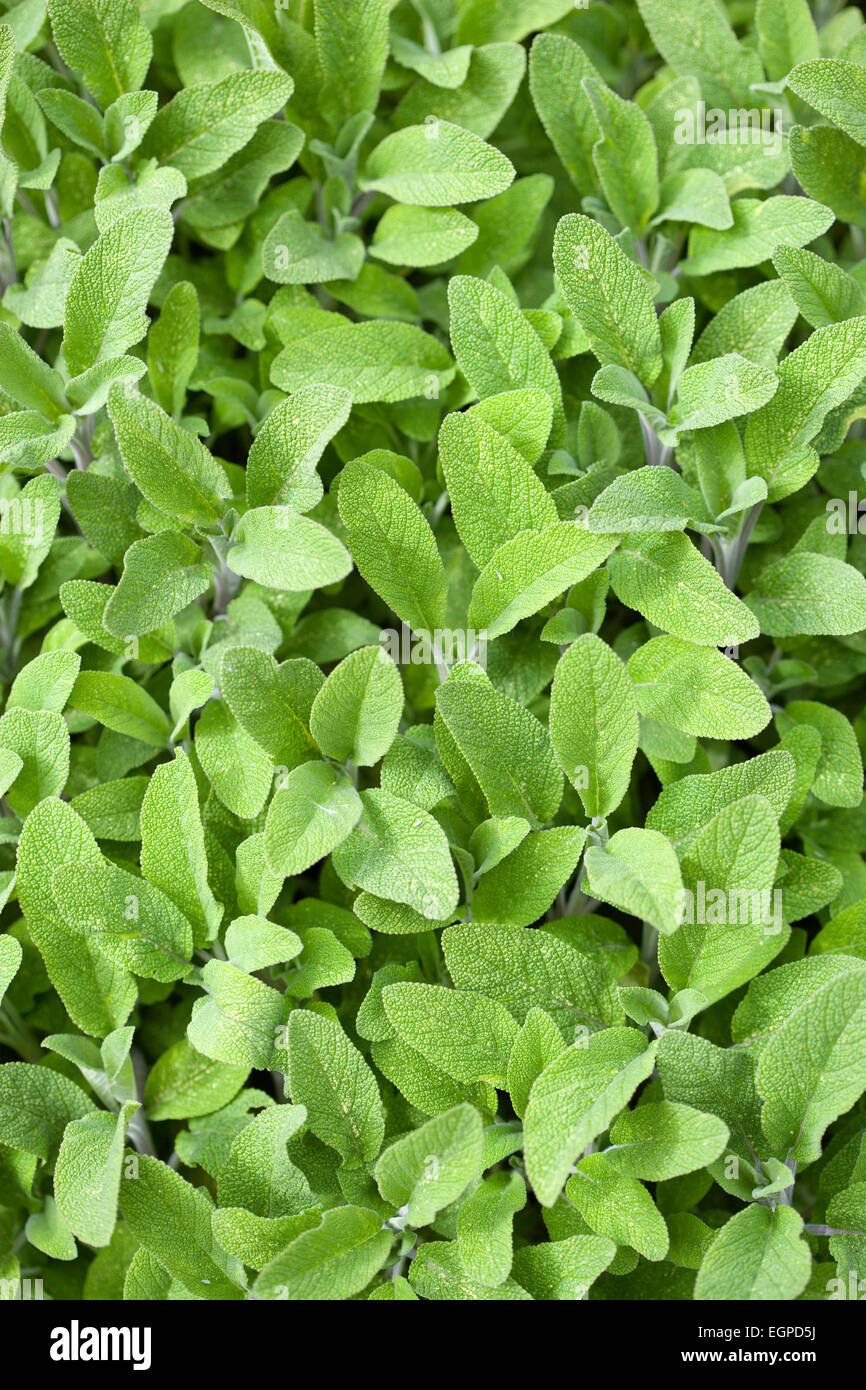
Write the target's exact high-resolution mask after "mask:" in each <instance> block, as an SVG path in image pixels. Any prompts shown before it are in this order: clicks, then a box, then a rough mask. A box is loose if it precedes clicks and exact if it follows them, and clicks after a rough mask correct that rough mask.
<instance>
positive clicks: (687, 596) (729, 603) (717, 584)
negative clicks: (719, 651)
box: [608, 532, 759, 647]
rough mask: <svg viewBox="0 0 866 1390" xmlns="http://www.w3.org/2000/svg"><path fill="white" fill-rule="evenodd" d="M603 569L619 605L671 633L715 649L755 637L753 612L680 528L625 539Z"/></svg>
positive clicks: (756, 631)
mask: <svg viewBox="0 0 866 1390" xmlns="http://www.w3.org/2000/svg"><path fill="white" fill-rule="evenodd" d="M608 573H609V574H610V582H611V585H612V587H613V590H614V592H615V594H616V596H617V598H618V599H620V601H621V602H622V603H624V604H626V605H627V606H628V607H629V608H635V609H637V611H638V612H639V613H641V614H642V615H643V616H644V617H645V618H646V619H647V620H648V621H649V622H651V623H653V624H654V626H656V627H660V628H662V629H663V630H664V631H666V632H670V633H671V634H672V636H673V637H676V638H684V639H686V640H687V641H688V642H693V643H698V644H699V645H701V646H706V647H718V646H729V645H733V644H735V643H738V642H748V641H750V640H751V639H752V638H753V637H757V635H758V632H759V628H758V624H757V622H756V620H755V618H754V617H753V616H752V614H750V613H749V611H748V609H747V608H746V607H745V605H744V604H743V603H742V601H741V600H740V599H738V598H737V597H736V596H735V595H734V594H732V593H731V591H730V589H728V588H726V586H725V583H724V581H723V580H722V578H721V576H720V575H719V573H718V571H717V570H716V569H714V567H713V566H712V565H711V564H710V562H709V560H706V559H705V558H704V556H703V555H701V554H700V552H699V551H698V550H696V548H695V547H694V546H693V545H692V543H691V541H690V540H688V538H687V537H686V536H684V535H682V533H680V532H668V533H667V534H662V535H653V534H651V533H641V532H638V533H637V534H635V535H631V536H628V537H626V538H624V539H623V540H622V541H621V542H620V546H619V549H618V550H617V551H616V552H615V553H614V555H613V556H612V557H611V559H610V562H609V564H608Z"/></svg>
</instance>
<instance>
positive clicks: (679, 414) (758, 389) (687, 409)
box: [668, 352, 778, 430]
mask: <svg viewBox="0 0 866 1390" xmlns="http://www.w3.org/2000/svg"><path fill="white" fill-rule="evenodd" d="M777 387H778V380H777V378H776V376H775V375H774V374H773V372H768V371H766V370H765V369H764V368H763V367H759V366H757V365H756V364H755V363H754V362H750V361H749V359H748V358H746V357H741V356H740V354H739V353H736V352H731V353H728V354H726V356H724V357H716V358H713V359H712V360H711V361H709V362H696V363H695V364H694V366H692V367H688V368H686V370H685V371H684V372H683V374H682V376H681V377H680V379H679V382H678V384H677V402H676V405H675V406H674V408H673V409H672V410H671V412H670V414H669V417H668V418H669V420H670V423H671V425H672V426H673V428H674V429H675V430H698V429H709V428H710V427H711V426H712V425H720V424H722V423H724V421H725V420H733V419H735V418H736V417H737V416H738V415H749V414H751V412H752V411H754V410H759V409H760V407H761V406H763V405H766V403H767V401H769V400H770V399H771V398H772V397H773V396H774V395H775V394H776V390H777Z"/></svg>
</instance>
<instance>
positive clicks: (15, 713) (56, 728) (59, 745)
mask: <svg viewBox="0 0 866 1390" xmlns="http://www.w3.org/2000/svg"><path fill="white" fill-rule="evenodd" d="M0 748H3V749H8V751H9V752H10V753H13V754H15V756H16V757H17V758H19V759H20V761H21V767H20V769H19V770H18V772H17V773H16V775H15V778H14V781H13V782H12V784H11V786H10V787H9V789H8V790H7V792H6V800H7V802H8V803H9V806H10V807H11V808H12V810H13V811H14V812H15V814H16V815H18V816H20V817H21V818H22V820H23V818H24V817H25V816H27V815H28V814H29V812H30V811H32V810H33V808H34V806H36V805H37V804H38V803H39V802H40V801H42V800H43V799H44V798H45V797H48V796H58V795H59V793H60V792H62V790H63V788H64V787H65V786H66V780H67V778H68V776H69V731H68V729H67V727H66V724H65V723H64V721H63V719H62V717H61V715H59V714H55V713H54V711H53V710H32V709H22V708H20V707H18V708H14V709H8V710H7V711H6V713H5V714H4V715H2V716H0Z"/></svg>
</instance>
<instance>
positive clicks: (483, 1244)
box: [457, 1172, 526, 1288]
mask: <svg viewBox="0 0 866 1390" xmlns="http://www.w3.org/2000/svg"><path fill="white" fill-rule="evenodd" d="M525 1206H526V1184H525V1183H524V1181H523V1179H522V1177H521V1176H520V1174H519V1173H514V1172H511V1173H491V1174H490V1175H489V1176H488V1177H486V1178H484V1179H483V1180H482V1182H481V1183H480V1184H479V1186H478V1187H476V1189H475V1191H474V1192H473V1193H471V1194H470V1196H469V1197H468V1198H467V1199H466V1201H465V1202H463V1203H462V1205H461V1207H460V1211H459V1213H458V1216H457V1248H458V1250H459V1252H460V1262H461V1264H462V1265H463V1268H464V1269H465V1270H466V1273H467V1274H468V1275H469V1278H470V1279H473V1280H474V1281H475V1282H476V1283H479V1284H484V1285H486V1286H487V1287H488V1288H496V1287H498V1286H499V1285H500V1284H504V1282H505V1280H506V1279H507V1278H508V1275H509V1273H510V1271H511V1263H512V1258H513V1250H512V1230H511V1227H512V1223H513V1220H514V1217H515V1216H516V1215H517V1213H518V1212H519V1211H522V1210H523V1208H524V1207H525Z"/></svg>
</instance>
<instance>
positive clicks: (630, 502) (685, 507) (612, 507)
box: [587, 367, 712, 533]
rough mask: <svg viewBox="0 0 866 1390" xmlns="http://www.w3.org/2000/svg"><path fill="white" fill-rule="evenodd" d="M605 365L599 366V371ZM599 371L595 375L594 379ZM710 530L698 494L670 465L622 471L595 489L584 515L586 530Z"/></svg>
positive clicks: (707, 517) (705, 512) (707, 516)
mask: <svg viewBox="0 0 866 1390" xmlns="http://www.w3.org/2000/svg"><path fill="white" fill-rule="evenodd" d="M607 370H608V368H605V367H603V368H602V372H605V371H607ZM601 374H602V373H601V372H599V373H598V374H597V375H596V378H595V380H596V382H597V381H598V377H599V376H600V375H601ZM696 523H697V524H698V529H700V530H702V531H703V530H707V531H709V530H712V523H710V519H709V514H708V512H707V509H706V507H705V505H704V503H703V501H702V500H701V497H700V494H699V493H697V492H696V491H695V490H694V488H690V487H689V486H688V485H687V484H686V483H684V482H683V480H682V478H681V477H680V475H679V474H678V473H674V472H673V471H672V470H671V469H670V468H659V467H657V466H655V465H647V467H646V468H635V469H633V470H632V471H631V472H629V473H622V474H621V475H620V476H619V477H618V478H614V480H613V482H612V483H610V484H608V486H607V487H606V488H605V489H604V490H603V491H602V492H601V493H599V495H598V497H597V498H596V499H595V501H594V502H593V504H592V507H591V508H590V511H589V516H588V518H587V525H588V527H589V529H590V531H601V532H607V533H610V532H618V531H682V530H683V528H684V527H685V526H695V524H696Z"/></svg>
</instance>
